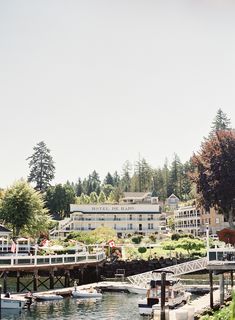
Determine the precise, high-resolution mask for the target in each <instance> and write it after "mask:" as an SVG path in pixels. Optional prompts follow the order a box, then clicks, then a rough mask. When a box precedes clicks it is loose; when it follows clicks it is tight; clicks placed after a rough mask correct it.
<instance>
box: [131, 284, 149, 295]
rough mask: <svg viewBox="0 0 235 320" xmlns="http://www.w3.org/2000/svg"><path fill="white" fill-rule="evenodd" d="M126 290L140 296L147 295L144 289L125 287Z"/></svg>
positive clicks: (132, 286)
mask: <svg viewBox="0 0 235 320" xmlns="http://www.w3.org/2000/svg"><path fill="white" fill-rule="evenodd" d="M126 289H127V290H128V292H129V293H135V294H142V295H146V294H147V288H145V287H140V286H134V285H127V286H126Z"/></svg>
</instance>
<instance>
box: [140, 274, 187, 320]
mask: <svg viewBox="0 0 235 320" xmlns="http://www.w3.org/2000/svg"><path fill="white" fill-rule="evenodd" d="M153 272H154V271H153ZM156 272H157V271H156ZM156 272H155V273H156ZM162 272H165V271H162ZM157 273H158V272H157ZM166 275H168V273H167V272H166ZM150 286H151V289H150V292H151V290H153V291H152V292H154V296H153V295H152V296H151V297H150V296H149V297H147V296H146V298H144V299H142V300H140V301H139V302H138V307H139V313H140V314H141V315H151V314H152V311H153V309H160V308H161V279H156V278H155V279H154V278H153V280H151V281H150ZM190 296H191V294H190V293H189V292H186V291H185V289H184V287H183V285H182V284H181V282H180V280H179V279H177V278H174V276H172V275H171V277H170V278H169V279H166V280H165V304H166V305H167V306H169V308H175V307H176V306H178V305H180V304H182V303H184V304H186V303H188V302H189V299H190Z"/></svg>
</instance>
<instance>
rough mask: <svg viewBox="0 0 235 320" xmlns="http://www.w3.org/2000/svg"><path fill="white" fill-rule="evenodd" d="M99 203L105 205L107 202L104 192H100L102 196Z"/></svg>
mask: <svg viewBox="0 0 235 320" xmlns="http://www.w3.org/2000/svg"><path fill="white" fill-rule="evenodd" d="M98 202H99V203H105V202H106V197H105V194H104V192H103V191H101V192H100V195H99V197H98Z"/></svg>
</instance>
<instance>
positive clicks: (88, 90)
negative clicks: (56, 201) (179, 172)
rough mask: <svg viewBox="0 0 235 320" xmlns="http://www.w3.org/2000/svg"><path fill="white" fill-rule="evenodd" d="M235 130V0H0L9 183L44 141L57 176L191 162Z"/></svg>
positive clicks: (4, 164)
mask: <svg viewBox="0 0 235 320" xmlns="http://www.w3.org/2000/svg"><path fill="white" fill-rule="evenodd" d="M219 107H221V108H222V110H223V111H224V112H225V113H226V114H227V115H228V116H229V117H230V119H231V121H232V125H233V126H235V2H234V0H231V1H228V0H217V1H216V0H211V1H209V0H207V1H206V0H200V1H198V0H185V1H181V0H169V1H168V0H132V1H131V0H115V1H113V0H83V1H79V0H74V1H72V0H64V1H62V0H54V1H53V0H50V1H49V0H40V1H35V0H28V1H26V0H21V1H19V0H11V1H9V0H1V1H0V108H1V113H0V115H1V116H0V119H1V123H0V137H1V156H0V186H1V187H7V186H9V185H11V184H12V183H13V182H14V181H15V180H17V179H19V178H21V177H24V178H26V177H27V175H28V173H29V169H28V162H27V161H26V158H27V157H28V156H30V155H31V154H32V152H33V146H35V145H36V143H38V142H39V141H41V140H44V141H45V142H46V144H47V146H48V147H49V148H50V149H51V154H52V156H53V158H54V161H55V163H56V179H55V181H54V182H56V183H59V182H62V183H63V182H65V181H66V180H67V179H69V180H70V181H76V180H77V178H78V177H79V176H80V177H82V178H84V177H86V176H87V175H88V174H89V173H91V172H92V171H93V170H94V169H95V170H96V171H97V172H98V173H100V175H101V177H102V178H103V177H104V176H105V175H106V173H107V172H108V171H110V172H111V173H113V172H114V171H115V170H118V171H119V172H120V171H121V168H122V165H123V163H124V162H125V161H126V160H130V161H131V162H132V163H133V162H134V161H136V160H137V159H138V157H139V154H140V156H141V157H144V158H145V159H146V160H147V161H148V162H149V163H150V164H151V165H152V166H153V167H158V166H162V165H163V164H164V160H165V158H166V157H168V159H169V161H171V160H172V157H173V154H174V152H176V153H177V154H178V155H179V157H180V158H181V160H182V161H186V160H188V159H189V157H190V156H191V155H192V153H193V151H197V150H198V148H199V147H200V143H201V141H202V139H203V136H206V135H207V134H208V132H209V130H210V126H211V122H212V121H213V119H214V117H215V115H216V112H217V110H218V108H219Z"/></svg>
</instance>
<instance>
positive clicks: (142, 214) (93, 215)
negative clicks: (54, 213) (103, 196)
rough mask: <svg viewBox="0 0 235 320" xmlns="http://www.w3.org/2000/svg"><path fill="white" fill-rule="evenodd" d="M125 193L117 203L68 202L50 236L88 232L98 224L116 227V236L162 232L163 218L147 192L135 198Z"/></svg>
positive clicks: (158, 206)
mask: <svg viewBox="0 0 235 320" xmlns="http://www.w3.org/2000/svg"><path fill="white" fill-rule="evenodd" d="M125 195H126V197H125V198H124V199H122V203H120V204H88V205H85V204H83V205H78V204H71V205H70V211H71V214H70V217H69V218H66V219H64V220H62V221H60V222H59V226H58V228H57V229H55V230H53V232H52V235H54V236H55V237H66V236H67V235H68V234H69V233H70V232H72V231H89V230H94V229H96V228H97V227H100V226H105V227H109V228H112V229H114V230H116V232H117V236H119V237H122V236H125V235H128V234H133V233H138V234H142V235H147V234H151V233H157V234H160V233H164V232H165V231H166V217H165V214H162V213H161V208H160V205H159V204H157V203H156V202H158V201H157V198H151V197H150V196H149V194H147V193H145V194H144V193H143V194H142V195H141V194H140V193H138V196H139V197H137V196H133V193H132V194H125ZM136 202H137V203H136Z"/></svg>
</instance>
